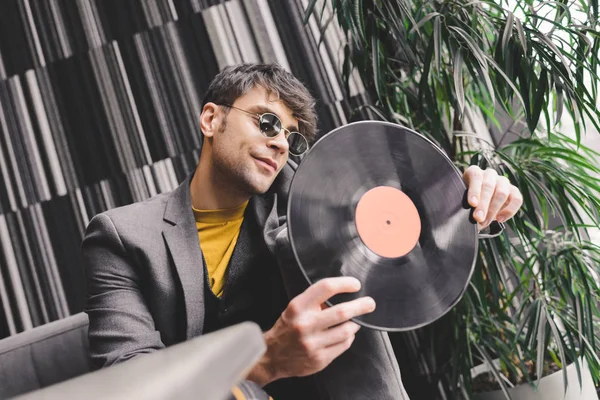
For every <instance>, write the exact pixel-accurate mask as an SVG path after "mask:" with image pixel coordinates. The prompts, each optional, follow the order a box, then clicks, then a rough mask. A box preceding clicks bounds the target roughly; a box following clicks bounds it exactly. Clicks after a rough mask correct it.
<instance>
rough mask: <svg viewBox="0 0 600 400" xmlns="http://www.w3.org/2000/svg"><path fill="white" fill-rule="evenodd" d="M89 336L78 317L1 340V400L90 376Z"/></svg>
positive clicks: (83, 318)
mask: <svg viewBox="0 0 600 400" xmlns="http://www.w3.org/2000/svg"><path fill="white" fill-rule="evenodd" d="M87 334H88V317H87V314H84V313H79V314H76V315H72V316H70V317H67V318H64V319H61V320H58V321H54V322H50V323H48V324H45V325H42V326H38V327H36V328H33V329H30V330H27V331H24V332H21V333H19V334H18V335H14V336H11V337H8V338H6V339H2V340H0V399H6V398H9V397H13V396H17V395H19V394H23V393H27V392H30V391H32V390H36V389H41V388H44V387H46V386H49V385H52V384H55V383H58V382H62V381H65V380H68V379H71V378H74V377H76V376H79V375H82V374H85V373H87V372H89V371H90V370H91V364H90V359H89V355H88V354H89V347H88V338H87Z"/></svg>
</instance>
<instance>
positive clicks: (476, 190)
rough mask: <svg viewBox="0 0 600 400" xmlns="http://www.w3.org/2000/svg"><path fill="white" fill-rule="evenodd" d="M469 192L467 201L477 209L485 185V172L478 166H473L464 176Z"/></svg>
mask: <svg viewBox="0 0 600 400" xmlns="http://www.w3.org/2000/svg"><path fill="white" fill-rule="evenodd" d="M463 179H464V180H465V182H466V184H467V186H468V188H469V189H468V191H467V199H468V202H469V205H470V206H471V207H477V205H478V204H479V197H480V196H481V184H482V183H483V170H482V169H481V168H479V167H478V166H476V165H471V166H470V167H469V168H467V170H466V171H465V173H464V175H463Z"/></svg>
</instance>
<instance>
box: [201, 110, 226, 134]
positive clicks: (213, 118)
mask: <svg viewBox="0 0 600 400" xmlns="http://www.w3.org/2000/svg"><path fill="white" fill-rule="evenodd" d="M222 115H223V114H222V113H221V112H220V109H219V106H217V105H216V104H215V103H206V104H205V105H204V107H203V108H202V114H200V129H201V130H202V133H204V136H206V137H213V135H214V134H215V132H216V131H217V129H218V128H219V126H221V118H222Z"/></svg>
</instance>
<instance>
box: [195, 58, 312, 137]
mask: <svg viewBox="0 0 600 400" xmlns="http://www.w3.org/2000/svg"><path fill="white" fill-rule="evenodd" d="M256 86H261V87H263V88H264V89H266V90H267V93H269V94H274V95H276V96H277V98H278V99H279V100H281V101H282V102H283V104H285V105H286V107H288V108H289V109H290V110H292V113H293V115H294V118H296V119H297V120H298V122H299V126H298V129H299V130H300V133H302V134H303V135H304V136H306V139H308V140H309V141H312V140H313V139H314V137H315V135H316V130H317V115H316V113H315V103H316V101H315V99H314V97H313V96H312V95H311V94H310V92H309V91H308V89H307V88H306V87H305V86H304V85H303V84H302V82H300V81H299V80H298V79H297V78H296V77H295V76H294V75H292V74H291V73H290V72H288V71H286V70H285V69H283V67H281V66H280V65H279V64H239V65H233V66H229V67H226V68H224V69H223V70H221V72H219V73H218V74H217V76H215V77H214V78H213V80H212V81H211V82H210V85H209V86H208V90H207V91H206V94H205V95H204V100H203V102H202V108H204V106H205V105H206V103H209V102H212V103H215V104H233V102H234V101H235V100H236V99H237V98H238V97H241V96H243V95H244V94H246V93H247V92H248V91H250V90H251V89H253V88H254V87H256Z"/></svg>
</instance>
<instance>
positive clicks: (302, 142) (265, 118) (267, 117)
mask: <svg viewBox="0 0 600 400" xmlns="http://www.w3.org/2000/svg"><path fill="white" fill-rule="evenodd" d="M220 105H221V106H224V107H229V108H233V109H234V110H238V111H242V112H245V113H246V114H248V115H251V116H253V117H255V118H257V119H258V126H259V127H260V131H261V132H262V134H263V135H265V136H266V137H270V138H272V137H275V136H277V135H279V134H280V133H281V131H283V132H285V138H286V140H287V141H288V144H289V152H290V154H292V155H294V156H300V155H302V154H304V153H306V150H308V140H306V138H305V137H304V135H302V134H301V133H300V132H291V131H290V130H289V129H286V128H284V127H283V124H282V123H281V120H280V119H279V117H278V116H277V115H275V114H273V113H264V114H257V113H253V112H250V111H246V110H243V109H241V108H238V107H234V106H232V105H230V104H220Z"/></svg>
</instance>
